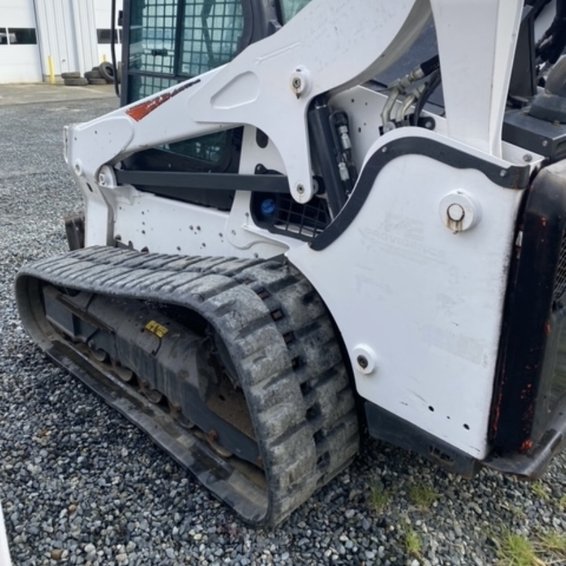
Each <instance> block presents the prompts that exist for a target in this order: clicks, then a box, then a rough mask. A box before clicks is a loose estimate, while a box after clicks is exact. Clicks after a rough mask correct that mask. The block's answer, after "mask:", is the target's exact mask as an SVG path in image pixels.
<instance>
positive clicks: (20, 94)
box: [0, 83, 116, 107]
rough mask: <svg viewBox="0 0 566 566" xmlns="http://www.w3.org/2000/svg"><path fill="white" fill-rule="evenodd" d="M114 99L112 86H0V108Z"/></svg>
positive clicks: (42, 84) (44, 84) (41, 84)
mask: <svg viewBox="0 0 566 566" xmlns="http://www.w3.org/2000/svg"><path fill="white" fill-rule="evenodd" d="M111 97H114V98H116V93H115V92H114V85H110V84H108V85H88V86H65V85H58V84H56V85H51V84H47V83H38V84H11V85H4V84H0V107H2V106H13V105H19V104H37V103H45V102H64V101H69V100H88V99H97V98H111Z"/></svg>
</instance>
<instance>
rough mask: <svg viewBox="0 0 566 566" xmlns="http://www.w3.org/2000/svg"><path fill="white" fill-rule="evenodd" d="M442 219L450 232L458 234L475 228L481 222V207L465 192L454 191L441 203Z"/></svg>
mask: <svg viewBox="0 0 566 566" xmlns="http://www.w3.org/2000/svg"><path fill="white" fill-rule="evenodd" d="M439 211H440V218H441V220H442V223H443V224H444V225H445V226H446V228H448V229H449V230H450V231H452V232H454V233H455V234H457V233H458V232H465V231H466V230H470V229H471V228H473V227H474V226H475V225H476V224H477V223H478V222H479V220H480V212H481V211H480V207H479V204H477V203H476V202H475V201H474V199H473V198H472V197H471V196H470V195H468V194H467V193H465V192H464V191H460V190H458V191H454V192H452V193H449V194H447V195H446V196H445V197H443V198H442V200H441V201H440V207H439Z"/></svg>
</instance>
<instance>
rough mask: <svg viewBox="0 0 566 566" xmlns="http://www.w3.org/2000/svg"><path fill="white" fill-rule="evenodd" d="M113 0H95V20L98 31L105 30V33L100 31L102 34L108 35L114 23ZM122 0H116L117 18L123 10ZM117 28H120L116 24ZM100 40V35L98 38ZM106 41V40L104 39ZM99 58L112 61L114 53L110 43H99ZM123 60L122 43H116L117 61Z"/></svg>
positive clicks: (100, 60)
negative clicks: (111, 51)
mask: <svg viewBox="0 0 566 566" xmlns="http://www.w3.org/2000/svg"><path fill="white" fill-rule="evenodd" d="M111 5H112V2H111V0H94V11H95V21H96V29H97V31H102V30H105V32H106V33H105V32H103V33H99V36H101V35H108V32H109V30H110V27H111V25H112V12H111ZM122 6H123V3H122V0H116V19H118V13H119V12H120V10H122ZM116 29H118V25H117V24H116ZM121 33H122V32H121V30H119V34H118V35H119V37H118V39H119V40H120V39H121ZM98 39H99V40H100V37H99V38H98ZM104 41H105V40H104ZM98 59H99V62H100V63H102V61H112V54H111V53H110V43H106V42H104V43H101V42H100V41H99V43H98ZM121 60H122V43H121V42H117V43H116V61H117V62H118V61H121Z"/></svg>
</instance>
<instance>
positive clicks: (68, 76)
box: [61, 71, 88, 86]
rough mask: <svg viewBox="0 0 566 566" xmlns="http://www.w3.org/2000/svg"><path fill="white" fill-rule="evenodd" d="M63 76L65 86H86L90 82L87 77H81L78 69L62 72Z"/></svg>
mask: <svg viewBox="0 0 566 566" xmlns="http://www.w3.org/2000/svg"><path fill="white" fill-rule="evenodd" d="M61 78H62V79H63V83H64V84H65V86H85V85H87V84H88V81H87V79H85V78H84V77H81V74H80V73H79V72H78V71H72V72H70V73H61Z"/></svg>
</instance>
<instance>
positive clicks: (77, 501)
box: [0, 99, 566, 566]
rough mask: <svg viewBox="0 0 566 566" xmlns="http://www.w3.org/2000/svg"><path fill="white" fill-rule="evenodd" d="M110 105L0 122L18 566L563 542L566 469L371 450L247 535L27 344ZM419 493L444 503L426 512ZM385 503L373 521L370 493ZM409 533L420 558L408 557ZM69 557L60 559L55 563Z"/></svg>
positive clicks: (314, 558)
mask: <svg viewBox="0 0 566 566" xmlns="http://www.w3.org/2000/svg"><path fill="white" fill-rule="evenodd" d="M113 105H114V101H113V100H112V99H105V100H97V101H88V102H85V101H77V102H66V103H47V104H42V105H41V106H37V105H26V106H17V107H15V106H14V107H2V108H0V121H1V122H0V123H2V137H1V139H0V244H1V245H0V414H1V415H2V427H1V428H0V454H1V458H0V500H1V501H2V506H3V509H4V514H5V518H6V528H7V533H8V538H9V541H10V545H11V551H12V556H13V560H14V564H15V565H16V566H17V565H26V566H28V565H29V566H34V565H38V564H56V563H59V562H61V563H68V564H85V563H86V562H87V561H90V562H91V563H92V564H100V565H102V564H104V565H105V564H116V563H120V564H135V565H136V566H137V565H142V566H143V565H154V564H165V565H167V564H172V563H179V564H199V563H200V564H209V565H211V564H231V563H233V564H241V565H243V566H246V565H251V564H254V565H262V564H277V563H281V562H287V563H289V564H309V565H317V564H326V563H333V564H344V565H349V564H361V563H362V562H366V563H370V562H371V563H375V564H390V565H392V566H398V565H411V564H412V565H413V566H414V565H416V564H418V563H421V564H423V565H424V564H427V563H430V564H450V565H455V564H465V565H468V564H477V565H484V564H493V563H495V562H496V561H497V557H496V546H495V544H494V541H495V540H496V539H497V537H498V536H499V535H500V533H501V532H502V530H504V529H511V530H512V531H514V532H519V533H522V534H523V535H524V536H527V537H534V536H535V535H536V533H538V532H540V531H544V530H549V529H553V530H554V531H556V532H561V533H564V532H566V509H565V508H564V506H563V505H562V506H561V505H559V503H558V501H559V500H560V498H561V497H563V496H564V494H565V493H566V455H565V454H562V455H561V456H560V457H559V458H557V459H556V460H555V461H554V463H553V464H552V465H551V467H550V468H549V471H548V472H547V474H546V475H545V476H544V478H543V479H542V481H541V485H542V487H543V488H544V489H545V490H547V492H548V494H549V497H548V498H541V497H540V496H537V495H535V493H534V492H533V490H532V486H531V484H528V483H522V482H520V481H517V480H516V479H513V478H509V477H503V476H501V475H499V474H496V473H493V472H490V471H485V470H484V471H482V472H480V473H479V475H478V476H477V477H476V478H474V479H473V480H464V479H462V478H460V477H457V476H452V475H449V474H447V473H445V472H443V471H441V470H439V469H438V468H437V467H435V466H434V465H432V464H429V463H427V462H425V461H423V460H422V459H421V458H418V457H415V456H413V455H410V454H407V453H406V452H404V451H402V450H399V449H396V448H392V447H389V446H385V445H383V444H380V443H377V442H375V441H372V440H369V441H366V442H365V449H364V451H363V454H362V456H360V457H359V458H358V459H357V460H356V461H355V463H354V464H353V465H352V466H351V468H350V469H349V470H347V471H346V472H344V473H343V474H342V475H341V476H339V477H338V478H337V479H336V480H335V481H333V482H332V483H331V484H330V485H328V486H326V487H325V488H323V489H322V490H321V491H320V492H319V493H318V494H317V495H316V496H315V497H313V498H312V499H311V500H310V501H309V502H307V504H306V505H304V506H303V507H302V508H301V509H299V510H298V511H297V512H296V513H294V514H293V515H292V516H291V518H290V519H289V520H288V521H287V522H286V523H285V524H284V525H282V526H281V527H279V528H277V529H275V530H273V531H272V530H263V529H257V530H254V529H251V528H249V527H247V526H246V525H244V524H242V523H240V522H239V521H237V520H235V519H234V516H233V515H232V514H231V513H230V512H229V511H228V510H227V509H226V507H225V506H223V505H222V504H220V503H218V502H217V501H215V500H214V499H212V497H211V496H210V495H209V494H208V493H207V492H206V491H205V490H203V489H202V488H201V487H200V485H199V484H198V483H197V482H196V481H195V480H194V479H193V478H192V476H190V475H189V474H188V473H187V472H185V471H184V470H182V469H181V468H179V467H178V466H177V464H176V463H175V462H173V461H172V460H171V459H170V458H168V457H167V456H165V455H164V454H163V453H162V452H161V451H160V450H158V449H157V448H156V447H155V446H154V445H153V444H152V443H151V442H150V441H149V440H148V439H147V438H146V437H145V436H144V435H143V434H142V433H140V432H139V431H138V430H137V429H135V428H134V427H133V426H132V425H130V424H129V423H128V422H127V421H125V420H124V419H123V418H121V417H120V416H119V415H117V414H116V413H114V412H113V411H112V410H110V409H109V408H108V407H107V406H106V405H105V404H104V403H103V402H101V401H100V400H99V399H97V398H96V397H95V396H94V395H93V394H91V393H90V392H89V391H88V390H87V389H86V388H85V387H84V386H83V385H81V384H80V383H79V382H78V381H77V380H75V379H73V378H71V377H70V376H69V375H68V374H67V373H66V372H64V371H63V370H61V369H58V368H57V367H55V366H54V365H53V364H52V363H50V362H49V361H48V360H47V359H46V358H45V357H44V356H43V355H42V354H41V353H40V352H39V350H38V349H37V348H36V347H35V346H34V345H33V344H32V343H31V341H30V339H29V338H28V337H27V335H26V334H25V332H24V331H23V329H22V326H21V323H20V322H19V319H18V316H17V312H16V309H15V304H14V298H13V281H14V276H15V274H16V272H17V270H18V269H19V267H20V266H21V265H22V264H23V263H24V262H26V261H30V260H32V259H36V258H40V257H45V256H49V255H52V254H54V253H57V252H61V251H64V250H65V237H64V230H63V223H62V221H61V218H62V216H63V215H64V214H65V213H68V212H71V211H73V210H77V209H79V208H80V206H81V202H80V198H79V194H78V190H77V188H76V187H75V185H74V183H73V181H72V179H71V176H70V175H69V173H68V172H67V170H66V167H65V164H64V162H63V158H62V127H63V125H64V124H66V123H68V122H72V121H84V120H87V119H90V118H92V117H94V116H96V115H97V114H100V113H103V112H106V111H109V110H110V109H112V108H113ZM415 483H418V484H422V483H425V484H426V485H430V486H431V487H432V488H433V489H434V490H435V492H436V493H437V494H438V500H437V501H436V502H435V504H434V505H432V506H431V508H430V509H425V510H421V509H417V508H415V506H414V505H413V504H412V503H411V501H410V500H409V496H408V493H409V490H410V487H411V486H412V485H414V484H415ZM374 485H380V486H382V488H383V490H384V491H385V492H387V493H388V498H389V500H388V503H387V504H386V505H385V506H384V508H383V509H382V510H379V511H376V510H374V509H372V507H371V504H370V488H371V486H374ZM409 527H410V528H411V529H412V530H413V531H414V532H415V533H416V534H417V535H418V536H419V538H420V540H421V541H422V558H421V559H420V560H419V559H416V558H415V557H412V556H408V555H407V552H406V545H405V537H406V533H407V529H408V528H409ZM54 550H57V551H58V550H61V560H59V561H55V560H54V561H53V562H51V560H52V558H51V556H52V555H51V553H52V551H54Z"/></svg>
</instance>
